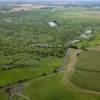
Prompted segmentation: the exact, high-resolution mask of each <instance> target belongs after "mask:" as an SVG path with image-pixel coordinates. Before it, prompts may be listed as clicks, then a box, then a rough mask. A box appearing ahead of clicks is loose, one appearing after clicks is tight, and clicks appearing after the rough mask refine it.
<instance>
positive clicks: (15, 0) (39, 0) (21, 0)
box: [0, 0, 100, 3]
mask: <svg viewBox="0 0 100 100" xmlns="http://www.w3.org/2000/svg"><path fill="white" fill-rule="evenodd" d="M33 1H35V2H65V3H67V2H100V0H0V2H33Z"/></svg>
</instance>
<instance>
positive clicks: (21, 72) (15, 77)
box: [0, 57, 63, 86]
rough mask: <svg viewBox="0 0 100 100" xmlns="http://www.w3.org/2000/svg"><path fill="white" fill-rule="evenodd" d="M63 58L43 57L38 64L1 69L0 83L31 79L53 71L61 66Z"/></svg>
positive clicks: (5, 83) (2, 84)
mask: <svg viewBox="0 0 100 100" xmlns="http://www.w3.org/2000/svg"><path fill="white" fill-rule="evenodd" d="M62 62H63V59H61V58H59V59H57V58H54V59H53V58H52V59H51V58H49V57H48V58H46V59H42V60H41V61H40V62H39V63H38V66H34V67H30V66H29V67H23V68H14V69H11V70H5V71H4V70H0V76H3V77H1V78H0V85H1V86H4V85H7V84H12V83H16V82H18V81H19V80H23V79H31V78H33V77H37V76H42V74H43V73H50V72H53V71H54V70H55V69H56V68H58V67H60V66H61V64H62Z"/></svg>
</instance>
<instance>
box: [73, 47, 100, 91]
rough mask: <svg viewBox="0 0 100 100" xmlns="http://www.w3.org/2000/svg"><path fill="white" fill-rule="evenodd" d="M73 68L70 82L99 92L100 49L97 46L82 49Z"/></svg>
mask: <svg viewBox="0 0 100 100" xmlns="http://www.w3.org/2000/svg"><path fill="white" fill-rule="evenodd" d="M91 50H92V51H91ZM75 68H76V70H75V73H74V74H73V76H72V79H71V81H72V83H74V84H75V85H76V86H79V87H80V88H83V89H87V90H94V91H98V92H100V88H99V87H100V84H99V83H100V51H99V49H98V47H97V48H94V49H92V48H91V49H89V51H83V52H82V53H81V54H80V56H79V58H78V61H77V63H76V65H75Z"/></svg>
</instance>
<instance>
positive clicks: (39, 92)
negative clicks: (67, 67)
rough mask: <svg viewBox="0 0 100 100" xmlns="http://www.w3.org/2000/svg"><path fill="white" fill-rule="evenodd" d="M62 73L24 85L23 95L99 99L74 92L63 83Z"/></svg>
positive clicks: (38, 98) (63, 99) (39, 98)
mask: <svg viewBox="0 0 100 100" xmlns="http://www.w3.org/2000/svg"><path fill="white" fill-rule="evenodd" d="M63 75H64V73H62V72H61V73H58V74H56V75H53V76H48V77H45V78H42V79H39V80H34V81H32V82H31V83H26V84H25V86H24V95H25V96H28V97H29V98H31V99H32V100H67V99H68V100H99V99H100V96H98V95H93V94H87V93H80V92H74V91H72V90H70V89H69V88H68V87H67V86H65V85H64V81H63Z"/></svg>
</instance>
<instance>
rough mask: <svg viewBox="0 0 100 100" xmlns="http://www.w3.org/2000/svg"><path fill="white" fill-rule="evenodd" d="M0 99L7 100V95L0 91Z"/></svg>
mask: <svg viewBox="0 0 100 100" xmlns="http://www.w3.org/2000/svg"><path fill="white" fill-rule="evenodd" d="M0 99H1V100H7V94H6V93H5V91H4V90H0Z"/></svg>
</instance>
